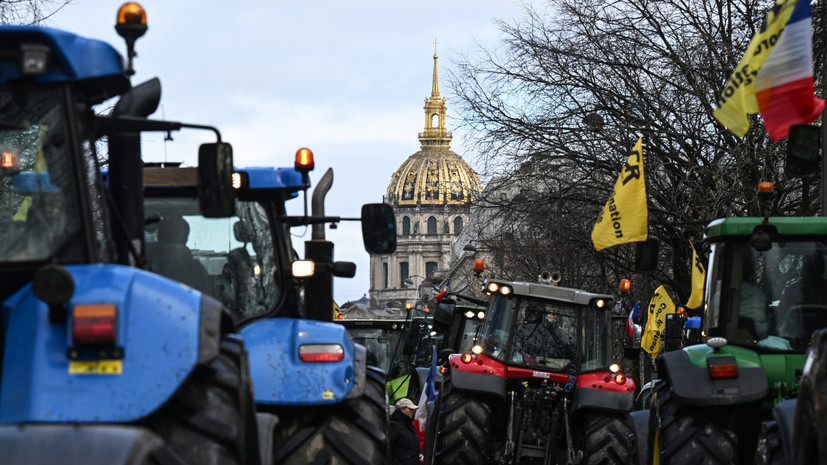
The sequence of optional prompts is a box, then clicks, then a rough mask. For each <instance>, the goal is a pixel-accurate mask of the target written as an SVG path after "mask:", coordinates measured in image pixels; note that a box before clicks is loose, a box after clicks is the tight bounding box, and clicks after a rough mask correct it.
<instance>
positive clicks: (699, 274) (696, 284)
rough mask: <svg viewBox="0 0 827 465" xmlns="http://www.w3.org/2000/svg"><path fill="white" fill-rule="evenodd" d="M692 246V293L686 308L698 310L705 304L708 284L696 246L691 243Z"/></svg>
mask: <svg viewBox="0 0 827 465" xmlns="http://www.w3.org/2000/svg"><path fill="white" fill-rule="evenodd" d="M689 245H690V246H692V292H691V293H690V294H689V300H688V301H687V302H686V308H698V307H700V306H701V305H703V303H704V283H705V282H706V270H705V269H704V264H703V262H701V257H699V256H698V252H696V251H695V244H693V243H692V241H689Z"/></svg>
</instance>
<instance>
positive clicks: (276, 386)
mask: <svg viewBox="0 0 827 465" xmlns="http://www.w3.org/2000/svg"><path fill="white" fill-rule="evenodd" d="M241 336H242V337H244V345H245V347H246V348H247V352H248V354H249V359H250V375H251V376H252V378H253V393H254V396H255V399H256V403H257V404H269V405H321V404H334V403H337V402H341V401H342V400H343V399H344V398H345V396H346V395H347V394H348V392H350V390H351V389H352V388H353V381H354V370H353V366H354V352H353V350H354V349H353V342H352V341H351V339H350V336H348V334H347V331H346V330H345V328H344V326H342V325H338V324H335V323H325V322H321V321H310V320H296V319H290V318H274V319H268V320H258V321H254V322H253V323H251V324H249V325H248V326H245V327H244V328H243V329H242V330H241ZM303 344H340V345H341V346H342V347H343V348H344V358H343V359H342V361H340V362H315V363H306V362H302V361H301V360H299V355H298V354H299V352H298V349H299V346H300V345H303Z"/></svg>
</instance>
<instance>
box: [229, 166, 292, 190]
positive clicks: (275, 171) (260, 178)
mask: <svg viewBox="0 0 827 465" xmlns="http://www.w3.org/2000/svg"><path fill="white" fill-rule="evenodd" d="M235 170H236V171H243V172H245V173H247V177H248V179H249V181H250V184H249V187H250V189H284V190H288V191H292V193H293V195H292V196H293V197H296V196H297V195H298V191H299V190H301V188H302V187H303V184H302V175H301V173H299V172H298V171H296V170H295V169H294V168H269V167H249V168H236V169H235Z"/></svg>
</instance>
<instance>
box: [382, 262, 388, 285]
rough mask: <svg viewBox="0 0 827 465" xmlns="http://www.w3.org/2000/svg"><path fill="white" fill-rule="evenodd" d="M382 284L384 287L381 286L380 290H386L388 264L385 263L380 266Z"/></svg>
mask: <svg viewBox="0 0 827 465" xmlns="http://www.w3.org/2000/svg"><path fill="white" fill-rule="evenodd" d="M382 282H383V283H384V285H383V286H382V289H387V288H388V264H387V263H383V264H382Z"/></svg>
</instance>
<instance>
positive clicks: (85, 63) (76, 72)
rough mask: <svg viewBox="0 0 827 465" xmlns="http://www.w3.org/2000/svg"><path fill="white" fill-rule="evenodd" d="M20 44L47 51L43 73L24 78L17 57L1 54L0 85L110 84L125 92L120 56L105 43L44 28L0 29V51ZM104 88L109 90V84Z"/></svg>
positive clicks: (19, 27) (20, 27)
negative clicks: (21, 81) (20, 82)
mask: <svg viewBox="0 0 827 465" xmlns="http://www.w3.org/2000/svg"><path fill="white" fill-rule="evenodd" d="M23 43H35V44H43V45H46V46H48V47H49V50H50V53H49V58H48V60H49V68H48V70H47V72H46V73H45V74H40V75H28V76H24V75H22V74H21V73H20V69H19V64H18V62H19V55H18V54H17V53H11V54H8V53H4V54H2V55H0V56H3V59H0V84H4V83H6V82H8V81H13V80H18V79H26V80H29V81H32V82H35V83H41V84H45V83H58V82H80V81H90V80H104V81H112V80H114V81H116V82H115V84H116V86H115V87H116V88H117V89H128V88H129V78H128V77H127V76H126V74H124V69H123V60H122V58H121V55H120V54H119V53H118V52H117V51H116V50H115V49H114V48H113V47H112V46H111V45H109V44H107V43H106V42H103V41H100V40H95V39H87V38H84V37H81V36H79V35H77V34H73V33H70V32H67V31H62V30H59V29H52V28H47V27H40V26H0V50H3V51H5V52H9V51H15V50H19V49H20V44H23ZM106 85H107V87H112V83H107V84H106ZM121 91H122V90H121Z"/></svg>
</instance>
